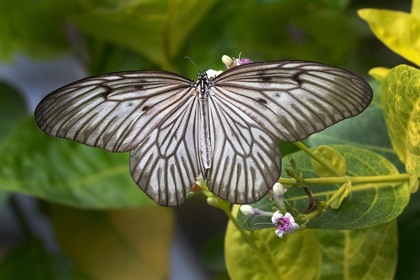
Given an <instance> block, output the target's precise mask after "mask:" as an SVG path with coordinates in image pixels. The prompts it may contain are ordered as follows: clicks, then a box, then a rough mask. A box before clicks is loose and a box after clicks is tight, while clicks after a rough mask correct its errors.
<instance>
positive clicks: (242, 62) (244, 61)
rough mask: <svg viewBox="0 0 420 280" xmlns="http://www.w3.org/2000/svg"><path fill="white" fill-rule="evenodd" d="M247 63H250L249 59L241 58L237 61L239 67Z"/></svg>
mask: <svg viewBox="0 0 420 280" xmlns="http://www.w3.org/2000/svg"><path fill="white" fill-rule="evenodd" d="M249 63H252V60H251V59H249V58H242V59H241V60H239V65H242V64H249Z"/></svg>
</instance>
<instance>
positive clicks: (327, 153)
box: [311, 146, 347, 177]
mask: <svg viewBox="0 0 420 280" xmlns="http://www.w3.org/2000/svg"><path fill="white" fill-rule="evenodd" d="M314 154H315V155H317V156H318V157H323V158H324V159H326V160H327V161H328V162H329V163H331V165H332V167H334V168H335V169H336V170H337V171H339V172H340V173H342V174H345V173H346V171H347V164H346V160H345V159H344V158H343V156H342V155H340V153H339V152H337V151H336V150H334V149H333V148H331V147H328V146H319V147H318V148H317V149H316V150H315V151H314ZM311 164H312V168H313V169H314V171H315V172H316V174H318V175H319V177H333V176H336V174H335V173H334V172H332V171H331V170H330V169H328V168H326V167H325V166H324V165H322V164H321V163H319V162H318V161H316V160H315V159H313V158H311Z"/></svg>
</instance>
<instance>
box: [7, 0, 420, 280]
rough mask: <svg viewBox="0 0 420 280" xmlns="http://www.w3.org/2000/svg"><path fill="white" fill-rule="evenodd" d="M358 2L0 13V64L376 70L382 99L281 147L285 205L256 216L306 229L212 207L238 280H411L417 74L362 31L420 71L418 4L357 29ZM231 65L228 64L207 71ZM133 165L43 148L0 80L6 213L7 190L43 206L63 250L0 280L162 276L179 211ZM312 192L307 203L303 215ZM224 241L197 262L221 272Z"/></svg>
mask: <svg viewBox="0 0 420 280" xmlns="http://www.w3.org/2000/svg"><path fill="white" fill-rule="evenodd" d="M386 3H388V4H389V5H391V4H393V2H391V1H389V2H386V1H384V5H385V4H386ZM360 5H361V3H357V2H356V1H355V2H353V3H352V2H350V1H347V0H327V1H313V0H299V1H264V0H262V1H251V0H246V1H239V0H236V1H216V0H210V1H204V2H203V1H198V0H193V1H186V0H179V1H177V0H159V1H151V0H146V1H140V0H127V1H117V0H106V1H98V0H78V1H72V0H64V1H59V2H58V1H53V0H42V1H29V0H18V1H6V0H0V23H1V25H2V26H3V28H0V40H1V42H2V44H1V45H0V59H1V60H3V61H7V62H10V61H13V59H14V57H15V56H16V55H25V56H30V57H32V58H34V59H38V60H45V59H51V58H55V57H57V56H60V55H63V54H68V53H72V54H73V55H74V56H76V57H78V58H79V60H80V62H81V63H82V64H83V66H84V67H85V68H86V69H87V70H88V71H89V73H90V74H98V73H104V72H111V71H119V70H133V69H165V70H171V71H174V72H177V73H179V74H184V75H186V76H188V77H191V78H194V77H195V75H196V72H197V70H196V69H195V68H194V67H192V65H191V64H190V63H189V62H188V61H186V60H185V59H184V58H183V56H184V55H189V56H191V57H192V58H193V59H194V61H195V63H196V64H197V65H199V66H200V68H201V69H202V68H204V66H205V65H208V64H209V63H210V62H212V61H213V60H214V59H216V58H217V57H219V56H220V55H221V54H222V53H223V52H225V51H226V50H228V49H230V48H232V47H235V46H242V48H241V49H240V50H239V51H236V50H235V52H234V56H237V55H238V53H239V52H240V51H242V52H243V53H244V54H246V57H251V58H252V59H253V60H254V61H262V60H279V59H308V60H315V61H321V62H324V63H328V64H332V65H335V66H339V67H344V68H346V69H349V70H352V71H354V72H356V73H360V74H361V75H364V76H366V75H365V74H366V73H367V72H368V69H369V68H371V67H372V66H375V65H376V66H380V67H374V68H372V69H371V70H370V71H369V74H370V75H371V76H372V77H373V78H374V79H376V81H375V80H371V81H370V83H371V85H372V87H373V88H374V91H375V97H374V100H373V102H372V104H371V106H370V107H369V108H368V109H367V110H366V111H365V112H363V114H361V115H359V116H357V117H355V118H351V119H348V120H345V121H343V122H340V123H339V124H337V125H334V126H332V127H330V128H328V129H326V130H325V131H322V132H320V133H317V134H315V135H313V136H311V137H310V138H309V139H308V140H305V142H304V143H305V144H306V145H308V146H310V147H312V148H306V146H305V145H303V144H302V143H300V144H299V143H296V144H297V145H293V144H290V143H280V146H281V147H282V154H283V155H284V157H283V173H282V174H283V175H282V178H281V179H280V182H282V183H283V184H284V185H286V186H288V190H287V192H286V194H285V201H286V206H285V208H284V209H278V205H277V204H276V202H275V201H274V200H270V197H269V196H266V197H265V198H263V200H261V201H259V202H257V203H255V204H254V205H253V207H256V208H259V209H261V210H265V211H272V210H273V207H275V208H276V209H275V210H280V211H283V210H284V211H286V210H287V211H289V212H291V213H292V214H293V215H294V216H295V218H296V221H298V222H299V224H300V225H301V226H302V229H304V230H302V231H298V232H295V233H293V234H290V235H286V236H285V237H284V239H279V238H278V237H277V236H276V235H275V234H274V228H273V227H274V225H273V224H272V223H271V220H270V217H264V216H261V217H247V216H245V215H243V214H242V213H241V212H239V214H237V212H238V209H239V207H238V206H233V208H232V211H231V210H230V208H229V204H227V203H226V202H223V201H220V200H217V198H214V197H212V194H211V193H209V192H207V195H209V196H210V198H209V204H211V205H214V206H216V207H219V208H221V209H222V210H223V211H224V212H225V213H226V215H227V216H228V217H229V218H230V221H229V224H228V228H227V231H226V235H225V243H224V247H225V248H224V249H225V261H226V268H227V271H228V273H229V276H230V278H231V279H251V278H252V279H342V278H346V279H384V278H385V279H393V277H394V275H396V278H397V279H415V278H418V277H419V275H418V272H416V271H417V267H418V265H419V264H420V263H419V261H418V258H416V257H415V254H414V255H413V254H412V253H411V252H410V249H412V250H411V251H415V252H416V251H418V250H416V249H419V248H417V247H418V246H417V244H418V242H416V240H417V233H418V232H419V230H420V223H419V222H418V211H419V207H418V205H420V204H419V203H418V202H419V199H420V197H419V193H414V192H415V191H417V189H418V177H419V176H420V150H419V146H420V145H419V139H420V137H419V133H420V129H419V126H420V117H419V116H420V112H419V110H420V103H419V102H420V101H419V100H420V98H419V97H420V91H419V83H418V80H419V77H420V76H419V72H418V71H419V70H418V69H417V68H416V67H413V66H408V65H397V66H395V65H396V64H399V63H400V61H401V60H402V59H401V58H399V57H398V56H397V55H395V56H392V55H393V54H391V55H390V54H389V53H386V52H384V51H382V49H383V46H382V45H380V44H378V43H377V42H375V41H374V40H372V38H371V35H370V34H369V33H368V32H367V27H368V25H369V27H370V28H371V30H372V32H373V34H374V35H376V37H377V38H378V39H379V40H380V41H381V42H383V43H384V44H385V45H386V46H387V47H388V48H389V49H391V50H392V51H394V52H395V53H396V54H398V55H399V56H401V57H403V58H405V59H407V60H408V61H409V63H414V64H416V65H420V64H419V62H420V54H419V49H420V46H419V40H418V39H417V37H418V34H419V29H420V1H418V0H414V2H413V3H412V9H411V12H410V13H407V12H399V11H391V10H379V9H362V10H359V11H358V14H359V16H360V18H362V19H363V20H365V21H366V22H367V23H368V25H363V22H362V20H360V19H358V18H357V17H356V9H357V8H360V7H361V6H360ZM369 5H370V3H369V1H367V2H364V3H363V6H364V7H367V6H369ZM372 54H375V55H372ZM222 66H223V64H221V63H220V61H218V62H216V64H215V65H214V66H212V67H214V68H215V69H218V68H220V69H221V67H222ZM394 66H395V67H394ZM323 145H324V146H323ZM325 145H328V146H325ZM286 155H290V157H287V156H286ZM291 159H293V161H294V164H295V165H296V166H295V168H294V169H293V172H291V170H292V169H291V165H293V164H292V163H291ZM127 163H128V155H127V154H110V153H108V152H105V151H102V150H99V149H94V148H90V147H85V146H83V145H80V144H78V143H72V142H69V141H66V140H59V139H54V138H51V137H49V136H46V135H44V134H43V133H42V132H40V130H39V129H38V128H37V126H36V124H35V123H34V120H33V118H32V117H28V112H27V109H26V106H25V103H24V101H23V99H22V97H21V96H20V94H19V93H18V92H17V91H16V90H15V89H13V88H11V87H10V86H8V85H6V84H4V83H0V166H1V168H0V209H1V208H2V207H3V206H5V205H7V203H8V202H9V197H10V195H11V194H13V193H21V194H27V195H30V196H34V197H36V198H38V199H40V200H41V201H42V202H41V204H42V206H43V207H42V208H40V209H43V210H44V211H45V213H47V215H48V217H49V219H50V220H51V221H52V225H53V227H54V230H55V236H56V238H57V240H58V243H59V245H60V247H61V249H62V251H63V252H61V253H51V252H48V251H47V250H46V249H45V246H44V245H43V244H42V243H41V242H40V241H39V240H38V239H37V238H35V237H32V236H29V237H28V238H27V240H26V242H25V243H24V244H23V245H22V246H20V247H18V248H16V249H14V250H13V251H11V252H10V253H9V254H8V255H7V256H6V257H5V258H4V259H2V260H1V261H0V278H2V279H3V278H5V279H22V278H28V277H31V279H119V278H120V276H121V275H125V276H126V279H137V278H138V275H141V276H142V277H143V278H147V279H162V278H168V276H169V273H170V272H169V263H168V255H169V253H168V251H169V244H170V238H171V236H172V233H173V227H174V223H175V221H174V215H173V212H172V210H171V209H167V208H159V207H157V206H153V205H151V203H152V202H151V201H150V200H149V199H148V198H147V197H146V196H145V195H144V194H143V192H141V191H140V190H139V189H138V187H137V186H136V185H135V184H134V183H133V182H132V179H131V177H130V175H129V168H128V164H127ZM286 169H288V170H289V172H287V171H286ZM406 172H407V173H406ZM305 187H307V189H308V190H309V192H310V193H311V195H313V201H312V208H311V209H310V210H311V211H308V212H307V211H306V210H307V209H309V208H310V207H308V206H310V205H309V204H310V203H311V200H310V199H309V198H308V195H307V193H306V192H305ZM410 191H411V192H413V193H414V194H412V195H411V197H410ZM204 193H206V192H204ZM212 199H213V200H212ZM409 200H411V201H410V203H409ZM408 203H409V204H408ZM187 204H188V203H187ZM407 204H408V206H407ZM128 207H138V208H130V209H124V208H128ZM280 208H281V207H280ZM405 208H406V209H405ZM404 209H405V210H404ZM15 210H16V209H15ZM16 211H19V209H17V210H16ZM192 212H195V210H194V209H193V210H192ZM305 212H306V213H305ZM194 214H195V215H200V213H194ZM397 217H398V228H397V220H396V218H397ZM211 222H212V221H208V223H211ZM196 231H197V232H198V234H199V235H200V237H201V236H204V235H205V232H202V231H200V229H199V228H197V229H196ZM195 234H197V233H195ZM202 240H204V237H203V238H202ZM215 240H216V241H212V242H209V244H210V245H208V246H206V248H205V250H204V254H203V256H204V257H203V260H204V262H205V263H206V267H208V268H209V269H211V270H213V271H217V273H223V272H224V270H225V266H224V265H223V264H221V256H220V252H221V248H220V246H221V244H222V242H221V238H220V236H218V238H217V239H215ZM397 251H398V254H397ZM397 259H398V262H397ZM23 267H24V268H25V269H20V268H23Z"/></svg>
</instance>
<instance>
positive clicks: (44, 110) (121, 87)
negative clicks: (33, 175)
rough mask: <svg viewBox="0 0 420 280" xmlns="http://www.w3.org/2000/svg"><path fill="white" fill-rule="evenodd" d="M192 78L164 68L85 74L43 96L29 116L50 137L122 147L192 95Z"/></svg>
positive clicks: (143, 135) (113, 149)
mask: <svg viewBox="0 0 420 280" xmlns="http://www.w3.org/2000/svg"><path fill="white" fill-rule="evenodd" d="M192 83H193V81H191V80H189V79H186V78H184V77H182V76H179V75H176V74H173V73H170V72H165V71H133V72H118V73H110V74H105V75H99V76H95V77H90V78H86V79H83V80H80V81H77V82H75V83H72V84H70V85H67V86H64V87H62V88H60V89H58V90H56V91H54V92H53V93H51V94H49V95H48V96H46V97H45V98H44V99H43V100H42V101H41V103H40V104H39V105H38V106H37V108H36V110H35V120H36V122H37V124H38V126H39V127H40V128H41V129H42V130H43V131H44V132H45V133H47V134H49V135H51V136H54V137H60V138H66V139H70V140H73V141H77V142H81V143H83V144H86V145H89V146H93V147H100V148H102V149H105V150H107V151H110V152H127V151H129V150H132V149H134V148H135V147H136V146H137V145H138V144H139V143H140V142H141V141H142V140H143V139H144V138H146V137H147V135H148V134H149V133H150V132H151V131H153V130H154V129H155V128H156V127H158V126H159V125H160V124H161V123H162V122H163V120H164V119H165V118H166V117H167V116H169V115H171V114H173V113H176V112H177V110H179V108H181V107H182V106H183V105H184V104H185V103H186V102H188V101H189V100H190V99H191V98H192V97H193V96H194V94H195V90H193V89H192V88H191V86H192Z"/></svg>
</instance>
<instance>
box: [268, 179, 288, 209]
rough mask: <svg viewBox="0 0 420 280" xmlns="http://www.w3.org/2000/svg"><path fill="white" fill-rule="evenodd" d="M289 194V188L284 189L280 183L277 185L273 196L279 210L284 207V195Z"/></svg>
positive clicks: (273, 190) (274, 187) (272, 191)
mask: <svg viewBox="0 0 420 280" xmlns="http://www.w3.org/2000/svg"><path fill="white" fill-rule="evenodd" d="M285 192H287V188H285V187H283V185H282V184H280V183H275V184H274V186H273V189H272V190H271V193H272V194H273V197H274V200H275V201H276V204H277V206H278V207H279V208H283V207H284V193H285Z"/></svg>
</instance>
